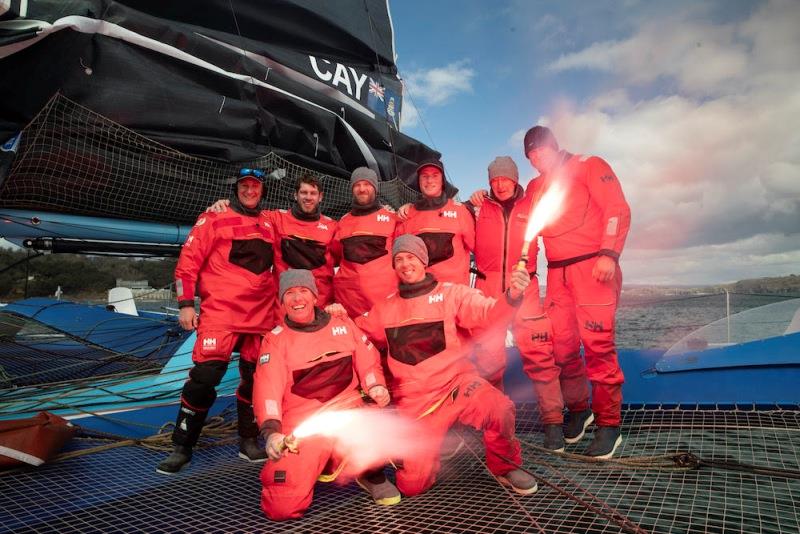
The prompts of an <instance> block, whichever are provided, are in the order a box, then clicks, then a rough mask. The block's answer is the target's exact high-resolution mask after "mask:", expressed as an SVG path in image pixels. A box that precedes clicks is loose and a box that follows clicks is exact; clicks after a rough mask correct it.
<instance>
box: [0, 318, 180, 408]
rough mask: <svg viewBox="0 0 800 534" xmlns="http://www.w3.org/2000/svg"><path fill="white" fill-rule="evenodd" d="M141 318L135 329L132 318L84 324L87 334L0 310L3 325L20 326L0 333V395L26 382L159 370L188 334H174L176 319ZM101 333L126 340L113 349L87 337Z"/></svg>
mask: <svg viewBox="0 0 800 534" xmlns="http://www.w3.org/2000/svg"><path fill="white" fill-rule="evenodd" d="M121 318H122V319H125V318H126V316H121ZM17 321H18V322H17ZM140 323H144V326H139V329H138V330H135V331H134V327H133V326H131V325H130V324H128V323H121V322H113V321H106V322H105V323H97V324H94V323H93V324H90V325H87V326H86V329H87V331H86V332H84V333H83V334H85V335H84V336H79V335H73V334H70V333H68V332H65V331H61V330H57V329H54V328H50V327H48V326H46V325H44V324H41V323H38V322H36V321H33V320H29V319H23V318H20V317H17V316H12V315H10V314H5V313H0V328H2V327H3V326H9V327H10V326H14V327H16V328H20V329H19V331H16V332H14V335H7V336H4V335H0V362H2V365H0V398H2V396H3V394H9V391H4V390H12V389H13V388H17V387H23V386H32V385H43V384H52V383H60V382H64V381H74V380H80V379H88V378H92V379H96V378H97V377H109V379H112V377H113V378H116V379H123V380H129V379H131V378H132V377H134V376H136V375H139V374H145V375H146V374H153V373H157V372H158V371H159V370H160V369H161V368H162V367H163V366H164V363H165V362H166V361H167V360H168V359H169V358H171V357H172V356H173V354H174V352H175V348H176V347H177V346H179V345H180V344H181V343H183V341H184V340H185V338H186V336H185V335H182V334H181V333H180V332H178V333H177V334H175V335H172V333H171V332H172V331H174V330H177V328H176V325H175V324H174V323H173V324H168V323H166V322H163V321H155V320H154V321H150V322H146V321H140ZM134 326H135V325H134ZM16 328H15V329H16ZM89 329H91V332H89ZM98 333H100V334H102V335H104V336H109V337H111V336H116V337H117V338H118V339H122V343H123V344H121V345H119V343H118V345H119V347H117V348H118V349H119V350H110V349H109V348H108V347H105V346H101V345H98V344H94V343H92V342H91V341H89V340H87V338H86V337H87V336H89V334H93V335H97V334H98ZM29 393H30V392H29Z"/></svg>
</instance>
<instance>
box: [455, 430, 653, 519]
mask: <svg viewBox="0 0 800 534" xmlns="http://www.w3.org/2000/svg"><path fill="white" fill-rule="evenodd" d="M457 433H458V434H459V437H460V438H461V440H462V441H463V442H464V445H465V446H466V447H467V449H468V450H469V451H470V453H472V455H473V456H475V458H477V459H478V461H479V462H480V463H481V464H482V465H483V466H484V467H485V468H486V469H487V470H488V469H489V467H488V466H487V465H486V463H485V462H484V461H483V459H482V458H481V457H480V456H479V455H478V454H477V453H476V452H475V451H474V450H473V449H472V447H471V446H470V445H469V443H468V442H467V440H465V439H464V436H463V434H462V433H461V431H458V432H457ZM497 456H498V458H500V459H501V460H503V461H504V462H507V463H508V464H511V465H513V466H515V468H516V469H519V470H521V471H523V472H525V473H527V474H528V475H530V476H532V477H533V478H535V479H536V480H537V481H539V482H542V483H543V484H545V485H547V486H549V487H550V488H552V489H554V490H555V491H557V492H558V493H560V494H562V495H563V496H565V497H567V498H568V499H570V500H572V501H574V502H576V503H578V504H580V505H581V506H583V507H584V508H586V509H587V510H589V511H591V512H593V513H595V514H596V515H597V516H599V517H603V518H605V519H607V520H609V521H611V522H613V523H616V524H617V525H618V526H620V527H621V528H622V529H623V530H628V531H629V532H633V533H635V534H649V532H648V531H646V530H644V529H643V528H642V527H641V526H639V525H637V524H636V523H634V522H633V521H631V520H630V519H628V518H627V517H626V516H625V515H624V514H622V513H621V512H619V511H618V510H616V509H615V508H613V507H612V506H611V505H609V504H608V503H606V502H605V501H603V500H602V499H600V498H599V497H597V496H595V495H593V494H592V493H590V492H589V491H587V490H585V489H584V488H582V487H581V486H579V485H578V484H575V483H574V482H572V481H571V480H570V479H569V478H567V477H565V476H562V478H564V479H566V480H567V481H569V482H571V483H572V484H573V485H575V486H576V487H577V488H579V489H580V490H581V491H583V492H584V493H585V494H586V495H588V496H590V497H591V498H592V499H594V500H595V501H597V502H599V503H600V507H598V506H595V505H593V504H591V503H589V502H587V501H585V500H584V499H582V498H580V497H579V496H577V495H575V494H573V493H571V492H569V491H567V490H565V489H563V488H561V487H559V486H557V485H556V484H554V483H552V482H550V481H549V480H547V479H546V478H544V477H542V476H541V475H538V474H536V473H533V472H531V471H529V470H528V469H525V468H524V467H522V466H521V465H519V464H517V463H516V462H514V461H513V460H510V459H509V458H506V457H505V456H503V455H501V454H497ZM545 465H547V464H546V463H545ZM489 473H490V474H491V476H493V477H495V475H494V474H492V473H491V471H490V472H489ZM495 479H496V477H495ZM503 489H505V490H506V491H507V492H508V493H509V496H511V497H512V500H513V501H514V502H515V503H516V504H517V505H519V506H520V508H522V510H523V511H524V512H525V514H526V515H527V516H528V518H529V519H530V520H531V522H532V523H533V524H534V525H535V526H537V527H539V524H538V523H536V521H535V520H534V519H533V518H532V517H531V516H530V514H529V513H528V511H527V510H526V509H525V508H524V507H523V506H522V504H521V503H520V502H519V500H518V499H517V498H516V497H515V496H514V495H512V494H511V492H510V490H508V488H506V487H505V486H503ZM602 507H605V508H607V509H608V510H610V511H605V510H603V509H602ZM539 528H540V529H541V527H539Z"/></svg>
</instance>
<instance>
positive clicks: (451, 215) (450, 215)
mask: <svg viewBox="0 0 800 534" xmlns="http://www.w3.org/2000/svg"><path fill="white" fill-rule="evenodd" d="M442 217H447V218H448V219H456V218H458V212H456V211H454V210H447V211H443V212H442Z"/></svg>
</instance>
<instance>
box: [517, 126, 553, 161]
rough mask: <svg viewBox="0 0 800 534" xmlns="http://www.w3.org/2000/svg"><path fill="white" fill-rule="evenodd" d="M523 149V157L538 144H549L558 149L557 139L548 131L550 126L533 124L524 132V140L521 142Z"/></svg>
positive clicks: (538, 145) (537, 146)
mask: <svg viewBox="0 0 800 534" xmlns="http://www.w3.org/2000/svg"><path fill="white" fill-rule="evenodd" d="M522 146H523V149H524V150H525V157H526V158H527V157H528V152H530V151H531V150H533V149H534V148H539V147H540V146H551V147H553V148H554V149H556V150H558V141H556V136H554V135H553V132H551V131H550V128H547V127H545V126H534V127H533V128H531V129H530V130H528V131H527V132H525V141H524V142H523V144H522Z"/></svg>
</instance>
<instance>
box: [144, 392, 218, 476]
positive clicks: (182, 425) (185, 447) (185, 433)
mask: <svg viewBox="0 0 800 534" xmlns="http://www.w3.org/2000/svg"><path fill="white" fill-rule="evenodd" d="M207 413H208V412H207V411H202V412H201V411H195V410H192V409H191V408H189V407H188V406H187V405H185V404H184V403H183V402H181V407H180V409H179V410H178V418H177V420H176V421H175V430H173V431H172V443H174V444H175V449H174V450H173V451H172V454H170V455H169V456H167V458H165V459H164V460H163V461H162V462H161V463H160V464H158V467H156V472H157V473H162V474H164V475H172V474H175V473H177V472H178V471H180V470H181V469H183V468H184V467H186V466H188V465H189V461H190V460H191V459H192V447H194V445H195V444H196V443H197V440H198V439H199V438H200V432H202V431H203V423H205V421H206V414H207Z"/></svg>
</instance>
